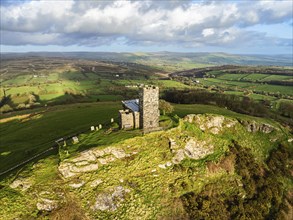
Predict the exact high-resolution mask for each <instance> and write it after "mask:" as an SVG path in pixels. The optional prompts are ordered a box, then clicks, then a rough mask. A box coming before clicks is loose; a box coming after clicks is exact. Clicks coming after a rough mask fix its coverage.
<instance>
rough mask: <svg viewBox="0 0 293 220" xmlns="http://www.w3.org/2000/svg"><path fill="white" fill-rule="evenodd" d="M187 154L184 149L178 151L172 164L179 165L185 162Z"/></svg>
mask: <svg viewBox="0 0 293 220" xmlns="http://www.w3.org/2000/svg"><path fill="white" fill-rule="evenodd" d="M184 158H185V154H184V150H183V149H179V150H178V151H176V154H175V156H174V157H173V158H172V163H174V164H179V163H180V162H181V161H182V160H184Z"/></svg>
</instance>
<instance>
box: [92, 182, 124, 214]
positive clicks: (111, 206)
mask: <svg viewBox="0 0 293 220" xmlns="http://www.w3.org/2000/svg"><path fill="white" fill-rule="evenodd" d="M129 192H130V190H129V189H125V188H123V187H122V186H117V187H116V188H114V189H113V190H112V192H106V193H100V194H98V195H97V197H96V201H95V204H94V205H93V206H92V207H91V208H92V210H94V211H96V210H101V211H115V210H116V209H117V208H118V207H119V206H120V204H121V202H123V201H124V198H125V195H126V194H127V193H129Z"/></svg>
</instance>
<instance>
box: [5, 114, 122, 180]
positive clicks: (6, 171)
mask: <svg viewBox="0 0 293 220" xmlns="http://www.w3.org/2000/svg"><path fill="white" fill-rule="evenodd" d="M116 119H117V118H116ZM99 124H102V125H107V124H110V123H109V122H108V121H105V122H102V123H99ZM99 124H98V125H99ZM93 126H95V125H93ZM87 131H89V129H86V128H84V129H82V130H80V131H77V132H75V133H74V134H69V135H67V136H65V137H62V138H58V139H56V140H59V139H62V140H64V141H67V140H69V139H70V138H72V137H74V136H77V135H80V134H84V133H85V132H87ZM54 143H55V144H57V146H56V145H55V146H51V147H50V148H48V149H46V150H45V151H43V152H41V153H38V154H36V155H34V156H32V157H31V158H29V159H27V160H25V161H23V162H21V163H19V164H17V165H15V166H13V167H11V168H9V169H7V170H5V171H3V172H1V173H0V176H2V175H4V174H7V173H9V172H10V171H12V170H15V169H17V168H19V167H21V166H23V165H25V164H27V163H28V162H31V161H32V160H34V159H36V158H37V157H39V156H41V155H43V154H45V153H47V152H49V151H51V150H54V149H56V148H57V147H58V146H59V143H58V142H57V141H49V142H45V143H41V144H38V145H36V146H41V145H44V144H48V145H49V144H52V145H53V144H54Z"/></svg>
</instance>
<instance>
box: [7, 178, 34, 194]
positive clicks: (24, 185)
mask: <svg viewBox="0 0 293 220" xmlns="http://www.w3.org/2000/svg"><path fill="white" fill-rule="evenodd" d="M9 186H10V187H11V188H12V189H16V188H19V189H20V190H21V191H26V190H28V189H29V188H30V187H31V186H32V182H31V181H30V180H29V179H16V180H14V181H13V182H12V183H11V184H10V185H9Z"/></svg>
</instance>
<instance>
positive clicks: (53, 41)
mask: <svg viewBox="0 0 293 220" xmlns="http://www.w3.org/2000/svg"><path fill="white" fill-rule="evenodd" d="M292 4H293V3H292V1H287V0H276V1H255V2H254V3H253V4H252V3H251V1H239V2H238V1H204V0H202V1H179V0H177V1H171V2H167V1H74V0H66V1H61V0H59V1H58V0H56V1H53V0H52V1H48V0H47V1H42V0H40V1H24V2H23V3H19V2H17V4H13V3H12V1H7V3H5V4H1V6H0V7H1V44H2V45H26V44H30V45H66V46H68V45H83V46H99V45H104V44H109V45H110V44H111V43H114V42H117V41H119V40H121V39H124V40H123V42H124V43H125V44H129V45H135V44H137V45H150V44H152V45H174V44H178V45H182V46H185V47H197V46H205V45H207V46H227V47H233V46H237V44H239V42H241V44H242V45H248V46H249V45H250V46H252V45H255V44H256V43H258V44H260V43H261V42H266V43H271V44H274V45H279V46H281V45H283V46H286V45H288V41H289V40H290V39H281V38H280V39H276V38H274V40H272V38H271V37H270V36H267V34H266V33H265V32H261V31H249V30H248V29H247V28H248V27H250V26H253V25H259V24H277V23H286V22H287V23H292ZM288 26H289V25H288ZM291 28H292V27H291Z"/></svg>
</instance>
